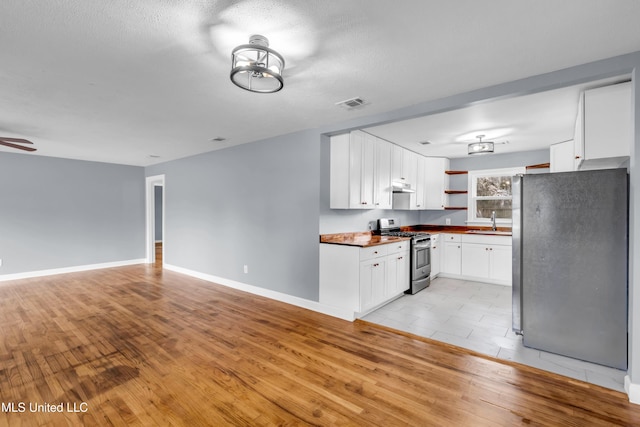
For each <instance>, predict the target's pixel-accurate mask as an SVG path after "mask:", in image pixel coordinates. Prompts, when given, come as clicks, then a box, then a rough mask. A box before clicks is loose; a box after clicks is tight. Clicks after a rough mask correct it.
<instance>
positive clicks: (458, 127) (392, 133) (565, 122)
mask: <svg viewBox="0 0 640 427" xmlns="http://www.w3.org/2000/svg"><path fill="white" fill-rule="evenodd" d="M628 79H630V76H618V77H614V78H610V79H605V80H599V81H593V82H589V83H585V84H582V85H576V86H570V87H565V88H562V89H556V90H552V91H547V92H540V93H536V94H533V95H527V96H519V97H514V98H509V99H504V100H499V101H493V102H485V103H481V104H477V105H473V106H470V107H466V108H461V109H458V110H453V111H448V112H446V113H440V114H433V115H429V116H424V117H418V118H414V119H410V120H404V121H399V122H395V123H390V124H386V125H380V126H373V127H370V128H366V129H364V130H365V131H366V132H368V133H370V134H373V135H376V136H379V137H380V138H383V139H386V140H388V141H391V142H394V143H395V144H398V145H401V146H403V147H405V148H408V149H409V150H411V151H415V152H417V153H420V154H422V155H425V156H434V157H447V158H455V157H466V156H468V145H469V143H472V142H478V141H480V138H478V136H482V141H492V142H493V143H494V153H496V154H498V153H512V152H516V151H529V150H541V149H548V148H549V146H550V145H552V144H556V143H559V142H564V141H567V140H570V139H573V135H574V132H575V123H576V118H577V115H578V103H579V98H580V94H581V93H582V92H583V91H584V90H587V89H593V88H595V87H600V86H606V85H610V84H615V83H619V82H621V81H626V80H628ZM425 142H428V144H425Z"/></svg>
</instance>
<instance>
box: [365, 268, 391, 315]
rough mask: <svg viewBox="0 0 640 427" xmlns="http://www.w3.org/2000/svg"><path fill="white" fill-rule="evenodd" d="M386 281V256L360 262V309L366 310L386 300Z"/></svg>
mask: <svg viewBox="0 0 640 427" xmlns="http://www.w3.org/2000/svg"><path fill="white" fill-rule="evenodd" d="M385 282H386V273H385V261H384V258H374V259H370V260H367V261H363V262H361V263H360V311H366V310H368V309H370V308H372V307H374V306H376V304H379V303H381V302H382V301H383V300H384V292H385Z"/></svg>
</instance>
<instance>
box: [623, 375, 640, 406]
mask: <svg viewBox="0 0 640 427" xmlns="http://www.w3.org/2000/svg"><path fill="white" fill-rule="evenodd" d="M624 390H625V391H626V392H627V396H629V402H631V403H635V404H636V405H640V384H636V383H632V382H631V378H629V375H625V376H624Z"/></svg>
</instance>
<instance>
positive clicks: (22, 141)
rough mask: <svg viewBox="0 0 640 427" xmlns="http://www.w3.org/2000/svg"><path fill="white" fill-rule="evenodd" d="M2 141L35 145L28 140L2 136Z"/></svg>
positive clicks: (0, 138) (0, 137) (0, 139)
mask: <svg viewBox="0 0 640 427" xmlns="http://www.w3.org/2000/svg"><path fill="white" fill-rule="evenodd" d="M0 141H5V142H17V143H19V144H33V142H31V141H29V140H28V139H23V138H8V137H6V136H0Z"/></svg>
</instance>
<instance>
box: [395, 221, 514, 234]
mask: <svg viewBox="0 0 640 427" xmlns="http://www.w3.org/2000/svg"><path fill="white" fill-rule="evenodd" d="M400 228H401V230H402V231H424V232H426V233H432V234H435V233H449V234H484V235H495V236H511V227H498V229H497V230H496V231H494V230H492V229H491V227H480V226H466V225H428V224H425V225H410V226H406V227H400Z"/></svg>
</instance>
